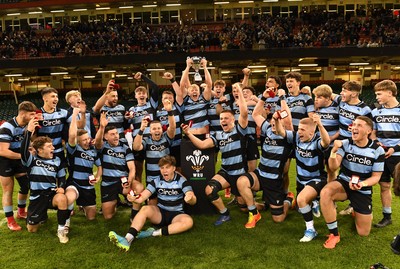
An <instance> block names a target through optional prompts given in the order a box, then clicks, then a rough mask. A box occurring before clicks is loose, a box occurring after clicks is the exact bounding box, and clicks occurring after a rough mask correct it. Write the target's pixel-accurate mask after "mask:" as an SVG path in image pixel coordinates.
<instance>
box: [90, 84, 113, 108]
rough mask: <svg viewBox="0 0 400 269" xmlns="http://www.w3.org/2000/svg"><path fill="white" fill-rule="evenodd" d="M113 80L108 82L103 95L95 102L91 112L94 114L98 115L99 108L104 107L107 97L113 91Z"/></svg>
mask: <svg viewBox="0 0 400 269" xmlns="http://www.w3.org/2000/svg"><path fill="white" fill-rule="evenodd" d="M114 84H115V81H114V80H110V81H108V84H107V88H106V90H105V92H104V93H103V95H102V96H101V97H100V98H99V99H98V100H97V102H96V104H95V105H94V107H93V112H94V113H96V114H99V113H100V110H101V108H102V107H103V106H104V105H105V103H106V100H107V95H108V94H109V93H111V92H112V91H113V90H114Z"/></svg>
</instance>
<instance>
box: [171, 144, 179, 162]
mask: <svg viewBox="0 0 400 269" xmlns="http://www.w3.org/2000/svg"><path fill="white" fill-rule="evenodd" d="M169 151H170V153H171V154H170V155H171V156H174V157H175V160H176V167H181V145H177V146H173V147H170V149H169Z"/></svg>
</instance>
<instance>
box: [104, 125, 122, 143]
mask: <svg viewBox="0 0 400 269" xmlns="http://www.w3.org/2000/svg"><path fill="white" fill-rule="evenodd" d="M104 138H105V139H106V141H107V142H108V144H110V145H111V146H112V147H116V146H118V143H119V134H118V130H117V129H116V128H114V129H111V130H108V131H107V132H106V133H105V134H104Z"/></svg>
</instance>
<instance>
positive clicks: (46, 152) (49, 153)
mask: <svg viewBox="0 0 400 269" xmlns="http://www.w3.org/2000/svg"><path fill="white" fill-rule="evenodd" d="M37 152H38V155H39V156H40V157H42V158H44V159H53V156H54V146H53V143H51V142H47V143H44V145H43V147H41V148H38V150H37Z"/></svg>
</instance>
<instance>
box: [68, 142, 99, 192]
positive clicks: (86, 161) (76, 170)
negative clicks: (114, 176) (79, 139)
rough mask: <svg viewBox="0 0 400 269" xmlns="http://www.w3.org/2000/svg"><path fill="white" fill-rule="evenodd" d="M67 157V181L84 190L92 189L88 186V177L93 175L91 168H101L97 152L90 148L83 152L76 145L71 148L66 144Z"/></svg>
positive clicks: (91, 186)
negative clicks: (70, 180)
mask: <svg viewBox="0 0 400 269" xmlns="http://www.w3.org/2000/svg"><path fill="white" fill-rule="evenodd" d="M67 157H68V163H69V170H68V171H69V179H72V181H73V182H74V183H75V184H77V185H79V186H80V187H82V188H84V189H94V186H93V185H91V184H89V176H90V175H92V174H93V166H94V165H96V166H97V167H99V166H101V162H100V158H99V156H98V152H97V150H96V149H95V148H94V147H93V146H91V147H90V148H89V149H87V150H85V149H83V148H82V147H81V146H79V145H78V144H77V145H75V146H74V147H72V146H71V145H70V144H69V143H67Z"/></svg>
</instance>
